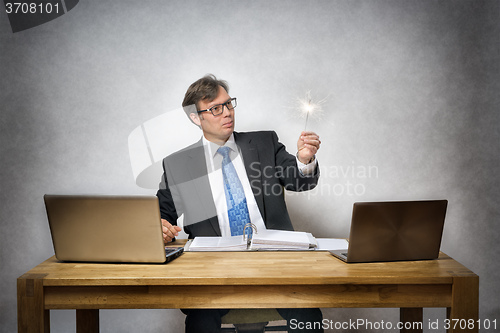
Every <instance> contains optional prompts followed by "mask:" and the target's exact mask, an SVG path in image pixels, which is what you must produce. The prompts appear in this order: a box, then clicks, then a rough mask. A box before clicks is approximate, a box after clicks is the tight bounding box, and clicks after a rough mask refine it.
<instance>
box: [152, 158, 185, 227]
mask: <svg viewBox="0 0 500 333" xmlns="http://www.w3.org/2000/svg"><path fill="white" fill-rule="evenodd" d="M167 172H168V168H167V166H166V160H164V161H163V175H162V177H161V182H160V185H159V189H158V192H157V193H156V196H157V197H158V201H159V204H160V215H161V218H162V219H165V220H167V221H168V222H170V224H172V225H177V218H178V217H179V215H178V214H177V209H176V207H175V204H174V199H173V194H172V191H171V189H170V187H169V185H168V177H167Z"/></svg>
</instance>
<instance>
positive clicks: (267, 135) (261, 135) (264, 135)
mask: <svg viewBox="0 0 500 333" xmlns="http://www.w3.org/2000/svg"><path fill="white" fill-rule="evenodd" d="M277 138H278V135H277V134H276V132H275V131H252V132H234V139H235V140H236V141H238V140H277Z"/></svg>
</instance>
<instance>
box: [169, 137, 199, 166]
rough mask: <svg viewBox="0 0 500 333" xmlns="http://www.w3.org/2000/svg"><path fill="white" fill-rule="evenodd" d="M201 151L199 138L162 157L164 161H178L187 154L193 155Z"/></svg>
mask: <svg viewBox="0 0 500 333" xmlns="http://www.w3.org/2000/svg"><path fill="white" fill-rule="evenodd" d="M201 152H203V142H202V140H199V141H197V142H195V143H193V144H191V145H189V146H187V147H184V148H182V149H180V150H178V151H176V152H173V153H171V154H170V155H168V156H167V157H165V158H164V160H165V161H170V160H175V161H179V160H182V159H183V158H187V157H189V156H195V155H197V154H199V153H201Z"/></svg>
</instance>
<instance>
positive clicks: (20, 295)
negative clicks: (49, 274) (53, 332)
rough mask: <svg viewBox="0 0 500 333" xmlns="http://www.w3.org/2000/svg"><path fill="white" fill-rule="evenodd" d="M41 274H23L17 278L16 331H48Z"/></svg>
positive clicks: (25, 332) (19, 332) (44, 332)
mask: <svg viewBox="0 0 500 333" xmlns="http://www.w3.org/2000/svg"><path fill="white" fill-rule="evenodd" d="M44 277H45V275H43V274H25V275H23V276H21V277H19V278H18V279H17V331H18V333H31V332H33V333H38V332H43V333H49V332H50V312H49V310H45V305H44V295H43V278H44Z"/></svg>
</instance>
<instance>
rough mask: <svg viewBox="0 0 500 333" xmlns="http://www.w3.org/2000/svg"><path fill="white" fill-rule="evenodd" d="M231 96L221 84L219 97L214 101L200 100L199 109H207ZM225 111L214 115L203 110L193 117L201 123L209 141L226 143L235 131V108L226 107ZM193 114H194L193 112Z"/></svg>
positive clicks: (196, 122) (197, 122)
mask: <svg viewBox="0 0 500 333" xmlns="http://www.w3.org/2000/svg"><path fill="white" fill-rule="evenodd" d="M229 99H231V97H230V96H229V94H228V93H227V91H226V90H225V89H224V88H222V87H221V86H219V92H218V94H217V97H216V98H215V99H214V100H213V101H210V102H208V101H200V102H198V108H199V110H206V109H209V108H211V107H212V106H214V105H217V104H222V103H225V102H227V101H228V100H229ZM223 110H224V111H223V112H222V113H221V114H220V115H218V116H214V115H213V114H212V113H211V112H202V113H199V114H198V117H196V116H195V117H191V118H192V119H193V121H194V122H195V124H197V125H199V126H200V127H201V129H202V130H203V135H204V136H205V138H206V139H207V140H208V141H211V142H214V143H217V144H220V145H222V144H224V143H225V142H226V141H227V139H229V137H230V136H231V134H233V131H234V109H232V110H228V109H227V108H226V107H224V109H223ZM191 115H192V116H193V115H194V114H191Z"/></svg>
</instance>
